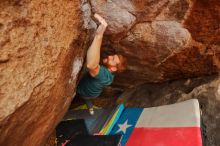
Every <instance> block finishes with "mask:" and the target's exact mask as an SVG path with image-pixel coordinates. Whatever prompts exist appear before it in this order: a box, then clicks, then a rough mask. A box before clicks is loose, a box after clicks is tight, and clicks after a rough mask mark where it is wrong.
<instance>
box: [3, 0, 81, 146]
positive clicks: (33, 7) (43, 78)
mask: <svg viewBox="0 0 220 146" xmlns="http://www.w3.org/2000/svg"><path fill="white" fill-rule="evenodd" d="M80 18H81V10H80V3H79V1H75V0H74V1H62V0H58V1H44V0H33V1H29V0H22V1H1V3H0V34H1V35H0V48H1V49H0V133H1V137H0V145H4V146H7V145H10V146H11V145H14V146H16V145H17V146H39V145H42V144H43V143H44V142H45V140H46V139H47V137H48V134H49V133H50V132H52V130H53V129H54V128H55V126H56V124H57V123H58V122H59V120H60V119H61V118H62V116H63V115H64V113H65V112H66V110H67V108H68V106H69V104H70V102H71V100H72V97H73V95H74V89H75V84H76V79H77V75H78V72H79V71H80V69H81V67H82V63H83V57H82V56H83V44H84V43H83V42H84V40H85V33H83V31H82V24H81V23H82V22H81V21H80Z"/></svg>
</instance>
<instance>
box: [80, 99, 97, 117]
mask: <svg viewBox="0 0 220 146" xmlns="http://www.w3.org/2000/svg"><path fill="white" fill-rule="evenodd" d="M81 98H82V99H83V100H84V101H85V104H86V106H87V107H88V109H89V113H90V114H91V115H94V108H93V104H92V101H91V99H94V98H96V97H81Z"/></svg>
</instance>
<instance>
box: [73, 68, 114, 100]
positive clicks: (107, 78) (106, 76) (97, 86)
mask: <svg viewBox="0 0 220 146" xmlns="http://www.w3.org/2000/svg"><path fill="white" fill-rule="evenodd" d="M113 79H114V75H113V74H112V73H111V72H110V71H109V70H108V69H107V68H106V67H104V66H102V65H100V68H99V73H98V74H97V75H96V76H95V77H92V76H91V75H90V74H89V73H87V74H86V75H85V76H84V77H83V78H82V79H81V80H80V82H79V85H78V87H77V94H78V95H79V96H83V97H97V96H99V95H100V94H101V92H102V89H103V88H104V87H105V86H107V85H110V84H111V83H112V81H113Z"/></svg>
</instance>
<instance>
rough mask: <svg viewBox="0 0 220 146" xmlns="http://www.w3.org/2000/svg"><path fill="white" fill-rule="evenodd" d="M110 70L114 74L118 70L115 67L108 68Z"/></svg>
mask: <svg viewBox="0 0 220 146" xmlns="http://www.w3.org/2000/svg"><path fill="white" fill-rule="evenodd" d="M110 70H111V71H112V72H115V71H117V70H118V69H117V67H114V66H113V67H110Z"/></svg>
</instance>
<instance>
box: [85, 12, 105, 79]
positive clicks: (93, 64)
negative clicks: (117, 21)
mask: <svg viewBox="0 0 220 146" xmlns="http://www.w3.org/2000/svg"><path fill="white" fill-rule="evenodd" d="M94 17H95V18H96V19H97V20H98V21H99V22H100V23H101V24H100V25H99V26H98V28H97V30H96V34H95V38H94V40H93V42H92V44H91V46H90V47H89V49H88V51H87V57H86V67H87V68H88V70H89V73H90V75H91V76H96V75H97V74H98V73H99V62H100V49H101V44H102V38H103V34H104V32H105V30H106V27H107V25H108V24H107V23H106V21H105V19H103V18H102V17H101V16H100V15H98V14H95V15H94Z"/></svg>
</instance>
